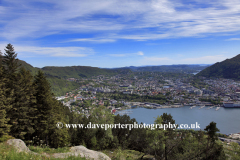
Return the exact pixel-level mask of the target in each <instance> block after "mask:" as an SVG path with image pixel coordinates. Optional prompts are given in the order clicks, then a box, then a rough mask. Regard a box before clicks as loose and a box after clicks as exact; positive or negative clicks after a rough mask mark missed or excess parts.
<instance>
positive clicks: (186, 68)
mask: <svg viewBox="0 0 240 160" xmlns="http://www.w3.org/2000/svg"><path fill="white" fill-rule="evenodd" d="M208 66H210V64H209V65H207V64H205V65H203V64H177V65H159V66H140V67H135V66H129V67H123V68H125V69H131V70H132V71H135V72H143V71H148V72H177V73H179V72H181V73H195V72H199V71H201V70H203V69H205V68H207V67H208Z"/></svg>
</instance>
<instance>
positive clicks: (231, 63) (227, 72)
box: [196, 54, 240, 80]
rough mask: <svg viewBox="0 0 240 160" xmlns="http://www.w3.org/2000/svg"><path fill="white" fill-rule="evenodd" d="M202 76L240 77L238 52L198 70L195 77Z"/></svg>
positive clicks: (239, 56)
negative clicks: (229, 57) (231, 56)
mask: <svg viewBox="0 0 240 160" xmlns="http://www.w3.org/2000/svg"><path fill="white" fill-rule="evenodd" d="M198 76H203V77H207V78H227V79H238V80H239V79H240V54H239V55H237V56H235V57H233V58H231V59H226V60H224V61H222V62H217V63H215V64H214V65H212V66H210V67H207V68H206V69H204V70H202V71H201V72H199V73H198V74H197V75H196V77H198Z"/></svg>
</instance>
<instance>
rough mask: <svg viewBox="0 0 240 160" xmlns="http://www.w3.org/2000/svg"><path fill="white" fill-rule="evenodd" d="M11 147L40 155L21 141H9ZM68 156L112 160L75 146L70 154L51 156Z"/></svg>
mask: <svg viewBox="0 0 240 160" xmlns="http://www.w3.org/2000/svg"><path fill="white" fill-rule="evenodd" d="M7 143H8V144H9V145H12V146H13V147H14V148H16V150H17V152H27V153H31V154H38V153H35V152H32V151H30V150H29V148H28V147H27V146H26V144H25V143H24V142H23V141H22V140H21V139H9V140H8V141H7ZM38 155H42V156H47V157H50V156H49V155H47V154H45V153H43V154H38ZM68 156H81V157H85V158H87V159H94V160H111V159H110V158H109V157H108V156H107V155H106V154H104V153H102V152H97V151H93V150H90V149H87V148H86V147H84V146H75V147H71V149H70V152H67V153H54V154H52V155H51V157H54V158H66V157H68Z"/></svg>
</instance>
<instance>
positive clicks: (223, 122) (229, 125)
mask: <svg viewBox="0 0 240 160" xmlns="http://www.w3.org/2000/svg"><path fill="white" fill-rule="evenodd" d="M189 108H190V107H189V106H184V107H181V108H166V109H146V108H135V109H130V110H124V111H122V112H125V111H131V114H129V116H130V117H131V118H135V119H136V120H137V122H138V123H141V122H143V123H146V124H153V123H154V120H155V118H154V117H157V116H158V115H159V116H160V115H162V114H163V113H168V114H171V115H172V116H173V119H174V120H175V123H176V124H188V125H189V126H190V125H191V124H195V123H196V122H198V123H199V124H200V129H201V130H204V128H205V127H206V126H207V125H209V123H210V122H212V121H214V122H216V123H217V128H218V129H219V130H220V133H223V134H230V133H239V132H240V123H239V122H240V108H223V107H221V108H220V109H219V110H218V111H216V108H211V109H208V110H207V108H208V107H204V108H202V109H199V108H200V106H199V107H198V106H197V107H195V108H193V109H189ZM120 112H121V111H120Z"/></svg>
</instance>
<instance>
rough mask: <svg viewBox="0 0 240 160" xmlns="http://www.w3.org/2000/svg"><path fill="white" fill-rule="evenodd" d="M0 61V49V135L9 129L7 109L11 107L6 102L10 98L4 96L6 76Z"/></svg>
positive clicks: (0, 56)
mask: <svg viewBox="0 0 240 160" xmlns="http://www.w3.org/2000/svg"><path fill="white" fill-rule="evenodd" d="M1 62H2V54H1V51H0V137H1V136H3V135H6V134H8V132H9V131H10V125H9V124H8V121H9V118H8V117H7V110H8V109H10V108H11V105H10V104H9V103H8V102H9V100H10V99H9V98H7V97H6V92H7V88H6V86H5V81H6V78H5V77H4V74H3V67H2V63H1ZM9 93H12V92H9ZM11 95H12V94H11ZM9 97H10V95H9Z"/></svg>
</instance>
